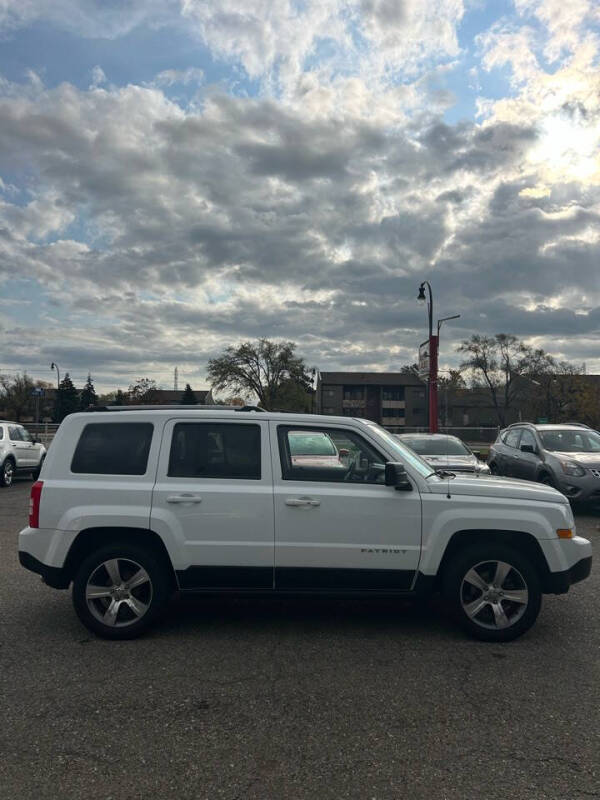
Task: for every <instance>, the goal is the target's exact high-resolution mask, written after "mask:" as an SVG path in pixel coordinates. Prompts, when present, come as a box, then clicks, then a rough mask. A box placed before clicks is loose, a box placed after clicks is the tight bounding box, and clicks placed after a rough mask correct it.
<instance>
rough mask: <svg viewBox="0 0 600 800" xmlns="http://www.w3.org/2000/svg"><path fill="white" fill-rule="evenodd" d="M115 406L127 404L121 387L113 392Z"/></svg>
mask: <svg viewBox="0 0 600 800" xmlns="http://www.w3.org/2000/svg"><path fill="white" fill-rule="evenodd" d="M114 404H115V405H116V406H125V405H127V397H126V396H125V392H123V391H122V390H121V389H117V391H116V392H115V402H114Z"/></svg>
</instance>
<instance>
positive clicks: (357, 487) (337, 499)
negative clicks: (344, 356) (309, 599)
mask: <svg viewBox="0 0 600 800" xmlns="http://www.w3.org/2000/svg"><path fill="white" fill-rule="evenodd" d="M270 425H271V437H270V438H271V450H272V456H273V466H274V476H273V477H274V504H275V587H276V588H277V589H289V590H292V589H296V590H311V589H314V590H333V591H335V590H346V591H348V590H349V591H361V590H366V591H369V590H371V591H372V590H379V591H407V590H409V589H410V588H411V587H412V583H413V580H414V577H415V574H416V570H417V567H418V564H419V558H420V553H421V498H420V494H419V491H418V489H417V486H416V485H415V484H412V491H396V489H395V488H394V487H391V486H385V485H384V465H385V462H386V460H388V459H387V458H386V457H385V456H384V455H382V454H381V452H379V451H378V449H377V447H376V446H375V445H374V444H373V443H371V442H370V441H369V440H368V439H367V437H366V436H363V435H362V434H359V433H358V432H357V431H355V430H352V429H351V428H344V427H343V426H334V425H331V426H327V427H321V426H309V425H294V426H293V428H292V426H289V425H280V424H277V423H276V422H271V423H270ZM300 431H303V432H304V434H305V435H306V437H307V439H308V438H309V437H311V438H312V440H313V441H316V438H317V437H318V436H322V435H323V434H326V435H327V437H329V439H330V440H331V441H332V442H333V443H334V445H335V448H336V449H337V451H338V453H343V454H344V455H343V456H341V458H340V460H341V461H342V462H343V464H344V468H343V469H340V465H339V463H338V464H333V463H332V464H319V463H317V462H316V461H315V462H313V463H310V462H309V461H308V460H307V461H306V462H304V463H301V464H298V462H297V461H296V463H294V460H293V455H292V454H293V452H294V442H293V439H294V438H296V439H297V438H298V437H299V435H300Z"/></svg>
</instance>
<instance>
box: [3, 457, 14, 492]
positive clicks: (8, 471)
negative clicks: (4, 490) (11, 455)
mask: <svg viewBox="0 0 600 800" xmlns="http://www.w3.org/2000/svg"><path fill="white" fill-rule="evenodd" d="M14 474H15V468H14V467H13V463H12V461H11V460H10V459H7V460H6V461H5V462H4V467H3V468H2V477H3V483H4V485H5V486H10V485H11V484H12V482H13V477H14Z"/></svg>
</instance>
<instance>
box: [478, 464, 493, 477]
mask: <svg viewBox="0 0 600 800" xmlns="http://www.w3.org/2000/svg"><path fill="white" fill-rule="evenodd" d="M475 469H476V470H477V472H483V473H485V474H486V475H487V474H488V473H489V471H490V468H489V467H488V465H487V464H478V465H477V466H476V467H475Z"/></svg>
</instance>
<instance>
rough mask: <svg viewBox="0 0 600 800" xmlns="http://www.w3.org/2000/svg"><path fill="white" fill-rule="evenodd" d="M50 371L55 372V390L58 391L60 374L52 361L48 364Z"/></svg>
mask: <svg viewBox="0 0 600 800" xmlns="http://www.w3.org/2000/svg"><path fill="white" fill-rule="evenodd" d="M50 369H55V370H56V388H57V389H60V372H59V369H58V364H56V363H55V362H54V361H53V362H52V363H51V364H50Z"/></svg>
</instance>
